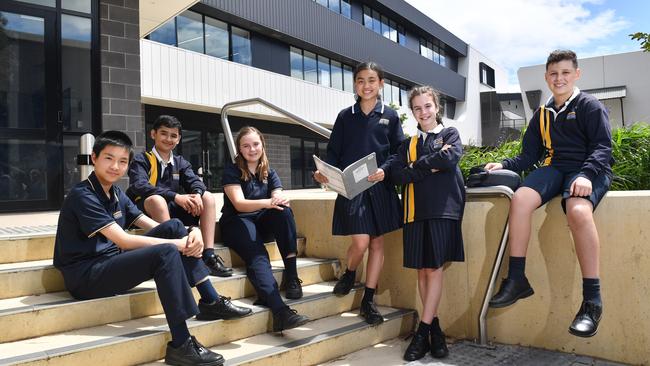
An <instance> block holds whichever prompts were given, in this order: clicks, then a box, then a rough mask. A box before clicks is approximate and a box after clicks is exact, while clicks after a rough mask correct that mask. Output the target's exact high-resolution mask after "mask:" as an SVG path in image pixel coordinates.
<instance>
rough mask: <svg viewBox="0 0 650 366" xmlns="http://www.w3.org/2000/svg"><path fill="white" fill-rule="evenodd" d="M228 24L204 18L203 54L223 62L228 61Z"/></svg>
mask: <svg viewBox="0 0 650 366" xmlns="http://www.w3.org/2000/svg"><path fill="white" fill-rule="evenodd" d="M228 38H229V37H228V24H226V23H225V22H222V21H219V20H216V19H213V18H210V17H205V53H206V54H208V55H210V56H214V57H218V58H220V59H223V60H227V59H228V49H229V47H230V44H229V43H230V41H229V39H228Z"/></svg>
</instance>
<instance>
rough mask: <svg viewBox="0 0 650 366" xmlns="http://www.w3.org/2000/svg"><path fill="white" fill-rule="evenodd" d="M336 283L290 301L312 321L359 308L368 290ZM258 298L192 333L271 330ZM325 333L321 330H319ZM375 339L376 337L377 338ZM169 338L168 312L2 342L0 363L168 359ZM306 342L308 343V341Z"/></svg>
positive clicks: (219, 336)
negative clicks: (246, 309)
mask: <svg viewBox="0 0 650 366" xmlns="http://www.w3.org/2000/svg"><path fill="white" fill-rule="evenodd" d="M333 286H334V282H328V283H320V284H315V285H311V286H305V287H304V293H305V296H304V297H303V298H302V299H300V300H293V301H291V300H290V301H287V303H288V304H289V305H290V306H291V307H292V308H294V309H296V310H297V311H298V312H299V313H300V314H303V315H307V316H309V317H310V318H311V319H312V320H317V319H321V318H325V317H329V316H332V315H334V314H340V313H344V312H347V311H350V310H351V309H354V308H357V307H358V305H359V303H360V301H361V297H362V295H363V294H362V291H358V289H359V288H355V289H354V290H353V291H351V292H350V294H348V295H346V296H343V297H337V296H334V295H333V294H332V293H331V291H332V288H333ZM252 301H253V299H252V298H247V299H243V300H234V302H235V303H237V304H238V305H245V306H251V307H252V308H253V309H254V312H253V314H252V315H251V316H248V317H246V318H243V319H236V320H228V321H224V320H216V321H207V322H201V321H196V320H189V321H188V325H189V327H190V332H191V333H192V334H193V335H195V336H196V337H197V339H198V340H199V341H200V342H201V343H203V344H204V345H206V346H208V347H211V346H214V345H223V344H226V343H228V342H233V341H236V340H239V339H243V338H247V337H253V336H255V335H258V334H262V333H266V332H268V331H270V329H271V326H272V315H271V313H270V311H269V310H268V309H267V308H262V307H258V306H253V305H251V304H252ZM382 311H384V312H385V314H386V315H389V316H391V317H393V314H392V313H393V312H394V311H393V310H386V309H383V310H382ZM407 313H408V312H407ZM411 314H412V313H411ZM395 315H397V314H395ZM341 318H343V319H345V318H348V319H349V320H352V323H354V324H356V325H348V327H350V328H355V327H359V326H361V328H368V327H363V324H360V318H358V317H357V316H356V315H354V314H353V313H347V314H344V315H342V316H341ZM406 323H408V326H401V327H403V329H407V328H408V329H410V328H411V327H412V322H406ZM311 324H312V325H306V326H304V327H301V328H298V329H296V330H295V331H291V332H289V331H287V332H286V334H287V335H286V336H285V337H281V336H279V335H273V336H272V338H273V337H275V338H278V339H280V340H284V341H283V342H282V343H291V342H292V341H294V338H296V337H298V335H300V334H304V333H301V332H300V330H307V329H311V328H313V329H315V330H316V331H318V330H319V329H318V328H316V327H315V326H314V325H316V323H311ZM387 324H392V322H390V321H389V322H387ZM334 328H336V327H334ZM401 329H402V328H400V330H401ZM375 331H376V330H375V329H374V328H373V329H370V328H368V329H366V332H368V333H369V334H373V332H375ZM322 333H323V332H318V334H322ZM393 337H394V336H393ZM312 338H313V336H312ZM355 338H362V337H360V336H358V335H355V336H352V337H351V338H350V340H349V342H341V343H352V340H353V339H355ZM363 338H366V337H365V336H364V337H363ZM370 338H372V339H371V340H372V341H374V337H370ZM377 339H379V337H377ZM168 341H169V332H168V327H167V325H166V323H165V318H164V315H162V314H161V315H154V316H148V317H144V318H139V319H135V320H129V321H125V322H119V323H109V324H106V325H101V326H97V327H91V328H82V329H78V330H73V331H69V332H65V333H59V334H55V335H50V336H43V337H38V338H31V339H26V340H23V341H17V342H7V343H3V344H0V364H2V365H5V364H6V365H13V364H23V365H37V364H38V365H89V364H96V365H133V364H140V363H146V362H152V361H155V360H159V359H162V358H163V357H164V354H165V346H166V343H167V342H168ZM377 341H378V340H377ZM301 342H303V343H304V340H303V341H301ZM357 342H358V340H357ZM307 345H308V343H305V344H304V346H307ZM229 347H233V348H238V347H240V346H238V345H236V344H234V343H233V344H231V345H225V346H224V348H229ZM336 347H337V348H341V350H342V351H343V352H351V350H348V348H347V347H348V346H347V345H345V344H341V345H340V346H338V345H337V346H336ZM360 348H363V346H360Z"/></svg>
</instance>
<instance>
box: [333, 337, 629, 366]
mask: <svg viewBox="0 0 650 366" xmlns="http://www.w3.org/2000/svg"><path fill="white" fill-rule="evenodd" d="M408 342H409V341H406V340H403V339H402V338H399V339H393V340H390V341H388V342H385V343H380V344H378V345H376V346H374V347H372V348H366V349H363V350H361V351H358V352H355V353H352V354H349V355H347V356H345V357H343V358H340V359H337V360H333V361H330V362H328V363H326V364H324V365H323V366H325V365H326V366H335V365H336V366H344V365H345V366H366V365H367V366H380V365H381V366H390V365H408V366H424V365H427V366H446V365H449V366H451V365H454V366H464V365H472V366H492V365H517V366H521V365H525V366H528V365H532V366H587V365H590V366H591V365H593V366H622V365H623V364H620V363H615V362H609V361H603V360H597V359H594V358H592V357H586V356H579V355H574V354H570V353H561V352H551V351H546V350H542V349H537V348H530V347H521V346H510V345H501V344H499V345H494V346H491V347H481V346H478V345H476V344H475V343H473V342H470V341H460V342H457V343H455V344H451V345H450V346H449V357H447V358H445V359H444V360H437V359H434V358H432V357H431V355H427V356H426V357H424V358H423V359H421V360H418V361H414V362H408V363H407V362H405V361H403V360H402V355H403V354H404V350H405V349H406V347H407V346H408Z"/></svg>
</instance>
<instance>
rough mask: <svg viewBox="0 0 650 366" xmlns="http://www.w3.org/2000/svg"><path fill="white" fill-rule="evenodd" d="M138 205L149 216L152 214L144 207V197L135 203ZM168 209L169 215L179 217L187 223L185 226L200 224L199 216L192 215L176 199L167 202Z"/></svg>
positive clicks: (173, 217)
mask: <svg viewBox="0 0 650 366" xmlns="http://www.w3.org/2000/svg"><path fill="white" fill-rule="evenodd" d="M135 205H136V206H138V208H139V209H140V211H142V212H144V213H145V214H146V215H147V216H151V215H150V214H149V213H148V212H147V211H146V210H145V209H144V199H141V200H138V202H136V204H135ZM167 209H168V210H169V217H170V218H172V219H179V220H181V221H182V222H183V224H185V226H192V225H193V226H196V225H198V224H199V217H198V216H192V214H190V213H189V212H187V211H185V210H184V209H183V208H182V207H181V206H179V205H178V204H176V202H174V201H169V202H167Z"/></svg>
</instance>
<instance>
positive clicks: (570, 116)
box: [566, 111, 576, 121]
mask: <svg viewBox="0 0 650 366" xmlns="http://www.w3.org/2000/svg"><path fill="white" fill-rule="evenodd" d="M575 119H576V112H573V111H571V112H569V113H567V115H566V120H567V121H571V120H575Z"/></svg>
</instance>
